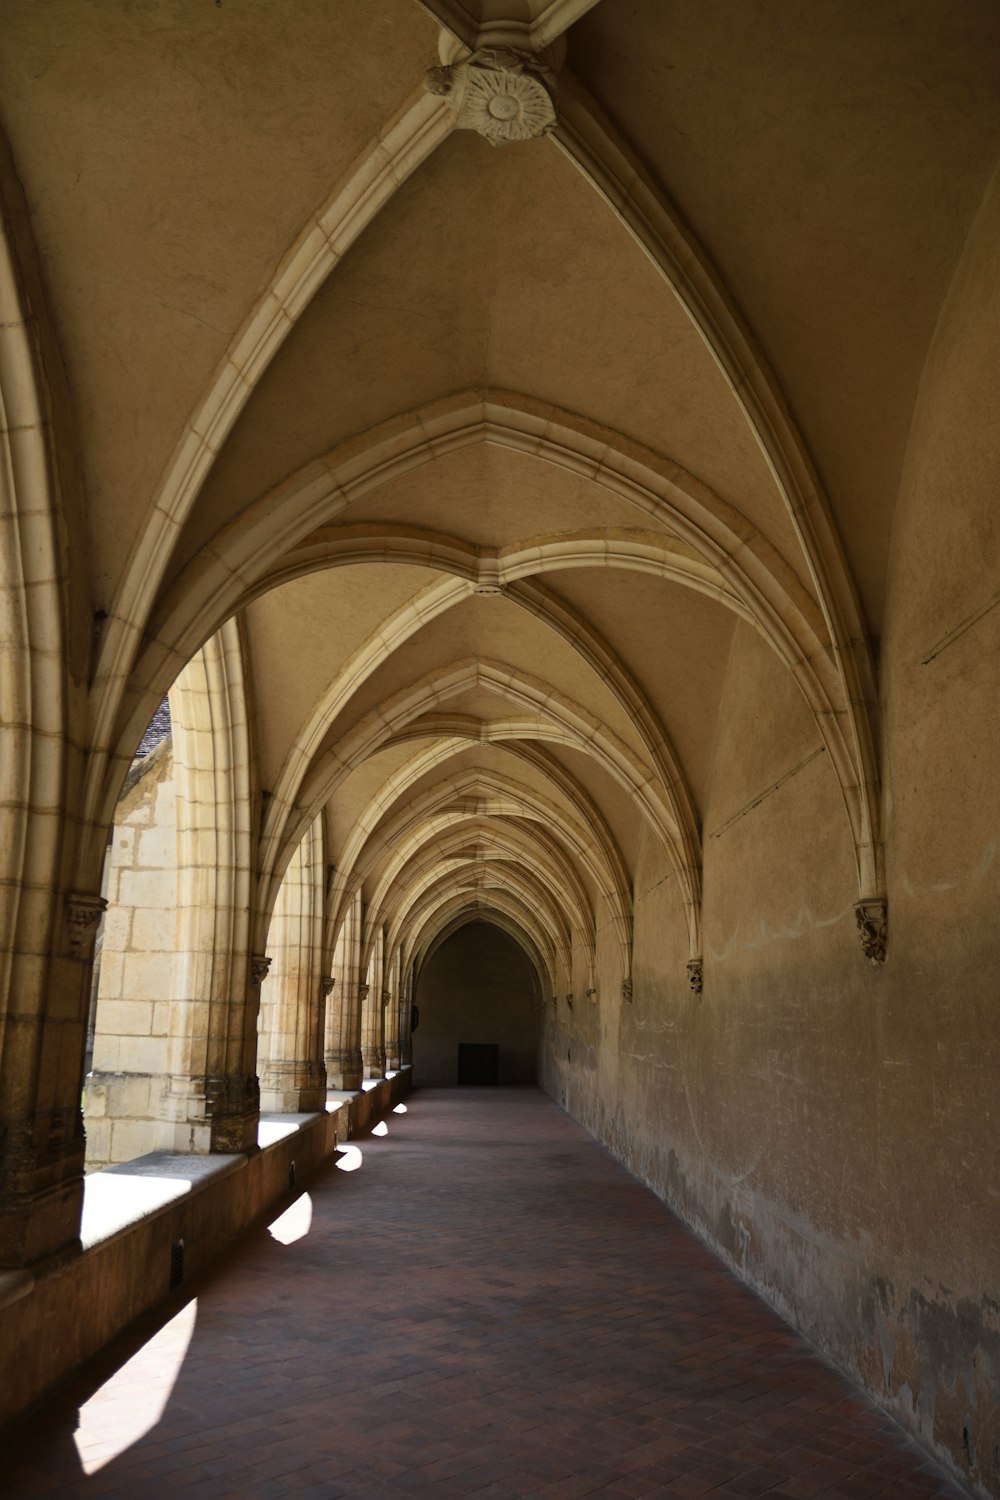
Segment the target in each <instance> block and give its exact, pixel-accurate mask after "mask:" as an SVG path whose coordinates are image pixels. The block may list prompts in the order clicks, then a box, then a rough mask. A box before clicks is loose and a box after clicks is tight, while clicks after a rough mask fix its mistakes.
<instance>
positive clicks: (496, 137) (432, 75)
mask: <svg viewBox="0 0 1000 1500" xmlns="http://www.w3.org/2000/svg"><path fill="white" fill-rule="evenodd" d="M424 87H425V88H426V89H427V91H428V93H431V94H442V95H444V97H445V98H447V100H448V103H449V104H450V105H451V107H452V109H454V110H455V111H456V113H457V115H458V118H457V120H456V121H455V124H456V126H457V128H458V129H459V130H476V131H478V132H479V134H480V135H483V136H485V137H486V139H487V140H488V141H489V143H490V145H491V146H508V145H510V144H511V142H512V141H530V140H533V139H535V137H537V136H540V135H545V134H547V132H548V131H550V130H551V129H552V128H553V126H554V125H555V123H556V105H555V75H554V74H553V72H552V70H551V69H550V68H548V67H546V65H545V64H544V63H543V62H542V61H541V59H540V58H539V57H537V56H536V55H535V53H533V52H519V51H517V50H516V49H514V48H513V47H483V48H481V49H480V50H479V51H477V52H473V53H472V55H471V56H470V57H469V58H467V59H466V61H465V62H460V63H453V64H452V65H450V66H444V67H438V68H430V69H429V70H428V72H427V75H426V78H425V81H424Z"/></svg>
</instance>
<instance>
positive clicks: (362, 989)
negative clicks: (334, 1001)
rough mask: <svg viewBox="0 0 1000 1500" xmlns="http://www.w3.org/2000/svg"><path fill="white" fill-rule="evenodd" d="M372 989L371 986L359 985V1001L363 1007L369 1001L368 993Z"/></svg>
mask: <svg viewBox="0 0 1000 1500" xmlns="http://www.w3.org/2000/svg"><path fill="white" fill-rule="evenodd" d="M370 989H371V985H370V984H359V985H358V999H359V1000H360V1001H361V1003H362V1005H363V1004H364V1003H365V1001H366V1000H367V999H368V991H369V990H370Z"/></svg>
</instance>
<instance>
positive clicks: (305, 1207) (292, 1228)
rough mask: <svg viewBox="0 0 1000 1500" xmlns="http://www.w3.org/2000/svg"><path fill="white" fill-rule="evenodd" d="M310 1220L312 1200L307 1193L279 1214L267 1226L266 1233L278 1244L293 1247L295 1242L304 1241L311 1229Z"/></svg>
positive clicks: (311, 1217) (311, 1218)
mask: <svg viewBox="0 0 1000 1500" xmlns="http://www.w3.org/2000/svg"><path fill="white" fill-rule="evenodd" d="M312 1220H313V1206H312V1199H311V1198H310V1196H309V1194H308V1193H303V1194H302V1196H301V1198H296V1200H295V1202H294V1203H293V1204H292V1205H291V1207H290V1208H286V1209H285V1211H284V1213H283V1214H279V1215H278V1217H277V1218H276V1219H275V1220H274V1221H273V1222H272V1223H271V1224H269V1225H268V1226H267V1232H268V1234H270V1235H271V1237H272V1238H273V1239H276V1240H277V1241H278V1242H279V1244H282V1245H294V1244H295V1241H296V1240H303V1239H305V1237H306V1235H307V1234H308V1233H309V1230H310V1228H311V1227H312Z"/></svg>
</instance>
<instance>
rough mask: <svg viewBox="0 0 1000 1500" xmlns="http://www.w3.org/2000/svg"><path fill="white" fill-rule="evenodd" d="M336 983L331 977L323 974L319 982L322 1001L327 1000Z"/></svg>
mask: <svg viewBox="0 0 1000 1500" xmlns="http://www.w3.org/2000/svg"><path fill="white" fill-rule="evenodd" d="M336 983H337V981H336V979H334V978H333V976H332V975H330V974H324V976H323V978H322V979H321V980H320V982H319V987H320V990H321V991H322V993H323V999H324V1000H328V999H329V998H330V996H331V995H332V994H333V987H334V985H335V984H336Z"/></svg>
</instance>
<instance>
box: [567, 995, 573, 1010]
mask: <svg viewBox="0 0 1000 1500" xmlns="http://www.w3.org/2000/svg"><path fill="white" fill-rule="evenodd" d="M566 1004H567V1005H568V1006H569V1008H570V1010H572V1009H573V996H572V995H567V996H566Z"/></svg>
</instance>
